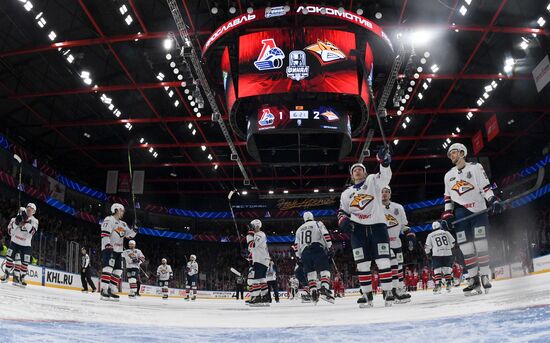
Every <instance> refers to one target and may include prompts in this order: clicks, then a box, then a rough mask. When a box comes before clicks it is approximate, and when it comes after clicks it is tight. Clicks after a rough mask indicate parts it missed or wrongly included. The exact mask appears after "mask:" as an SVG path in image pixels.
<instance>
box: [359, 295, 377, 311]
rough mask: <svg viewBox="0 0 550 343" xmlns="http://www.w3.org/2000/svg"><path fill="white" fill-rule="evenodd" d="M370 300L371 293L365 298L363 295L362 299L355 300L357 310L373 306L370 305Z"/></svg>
mask: <svg viewBox="0 0 550 343" xmlns="http://www.w3.org/2000/svg"><path fill="white" fill-rule="evenodd" d="M372 299H373V297H372V292H368V293H367V295H366V296H365V295H364V294H363V296H362V297H360V298H359V299H357V303H358V304H359V308H367V307H373V306H374V305H373V304H372Z"/></svg>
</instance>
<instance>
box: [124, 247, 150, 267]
mask: <svg viewBox="0 0 550 343" xmlns="http://www.w3.org/2000/svg"><path fill="white" fill-rule="evenodd" d="M122 256H124V258H125V259H126V268H127V269H130V268H139V265H140V264H141V263H142V262H143V261H145V256H144V255H143V253H142V252H141V250H139V249H126V250H124V252H123V253H122Z"/></svg>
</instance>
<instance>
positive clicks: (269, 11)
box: [265, 6, 286, 18]
mask: <svg viewBox="0 0 550 343" xmlns="http://www.w3.org/2000/svg"><path fill="white" fill-rule="evenodd" d="M285 14H286V11H285V6H275V7H266V9H265V17H266V18H273V17H281V16H284V15H285Z"/></svg>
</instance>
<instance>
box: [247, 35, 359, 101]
mask: <svg viewBox="0 0 550 343" xmlns="http://www.w3.org/2000/svg"><path fill="white" fill-rule="evenodd" d="M355 48H356V42H355V33H353V32H347V31H340V30H332V29H324V28H311V27H309V28H302V29H299V30H295V31H291V30H288V29H284V30H267V31H262V32H256V33H250V34H246V35H243V36H240V37H239V59H238V63H239V69H238V87H237V90H238V92H237V94H238V98H244V97H250V96H257V95H266V94H277V93H288V92H292V93H297V92H315V93H340V94H352V95H359V81H358V72H357V60H356V57H355V56H352V55H351V52H352V51H353V50H354V49H355Z"/></svg>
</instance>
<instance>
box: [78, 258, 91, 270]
mask: <svg viewBox="0 0 550 343" xmlns="http://www.w3.org/2000/svg"><path fill="white" fill-rule="evenodd" d="M89 265H90V256H88V254H84V255H82V256H81V257H80V267H81V268H83V269H84V268H88V266H89Z"/></svg>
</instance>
